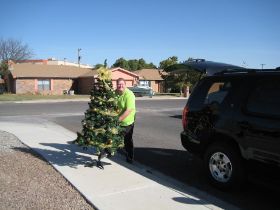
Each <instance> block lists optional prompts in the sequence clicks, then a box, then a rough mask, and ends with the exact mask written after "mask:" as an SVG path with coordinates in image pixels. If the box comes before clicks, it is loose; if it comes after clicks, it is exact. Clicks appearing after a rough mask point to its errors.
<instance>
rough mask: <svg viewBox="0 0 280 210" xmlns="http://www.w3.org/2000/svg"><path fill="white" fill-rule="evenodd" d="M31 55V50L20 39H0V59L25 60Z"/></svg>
mask: <svg viewBox="0 0 280 210" xmlns="http://www.w3.org/2000/svg"><path fill="white" fill-rule="evenodd" d="M32 56H33V52H32V50H31V49H30V48H29V46H28V45H27V44H23V43H22V42H21V41H20V40H16V39H6V40H5V39H0V61H8V60H25V59H30V58H31V57H32Z"/></svg>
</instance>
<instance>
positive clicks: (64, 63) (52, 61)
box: [15, 58, 93, 69]
mask: <svg viewBox="0 0 280 210" xmlns="http://www.w3.org/2000/svg"><path fill="white" fill-rule="evenodd" d="M15 63H32V64H45V65H57V66H75V67H80V68H89V69H92V68H93V66H91V65H88V64H78V63H73V62H68V61H67V60H66V59H64V60H63V61H61V60H56V59H55V58H48V59H37V60H17V61H15Z"/></svg>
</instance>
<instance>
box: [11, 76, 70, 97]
mask: <svg viewBox="0 0 280 210" xmlns="http://www.w3.org/2000/svg"><path fill="white" fill-rule="evenodd" d="M72 84H73V80H71V79H70V80H69V79H51V80H50V86H51V90H44V91H38V79H16V80H15V87H14V90H15V91H14V92H15V93H16V94H28V93H31V94H37V93H40V94H51V95H62V94H63V90H70V89H71V87H72Z"/></svg>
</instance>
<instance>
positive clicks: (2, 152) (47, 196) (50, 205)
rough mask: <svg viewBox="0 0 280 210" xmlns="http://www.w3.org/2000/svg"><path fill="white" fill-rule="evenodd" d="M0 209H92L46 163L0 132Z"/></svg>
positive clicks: (13, 137) (10, 136)
mask: <svg viewBox="0 0 280 210" xmlns="http://www.w3.org/2000/svg"><path fill="white" fill-rule="evenodd" d="M0 159H1V164H0V186H1V187H0V209H3V210H9V209H40V210H41V209H93V207H92V206H91V205H90V204H89V203H87V201H86V200H85V199H84V198H83V197H82V196H81V195H80V193H79V192H78V191H77V190H75V189H74V188H73V187H72V185H71V184H69V183H68V182H67V180H66V179H64V177H63V176H62V175H61V174H60V173H58V172H57V171H56V170H55V169H54V168H53V167H52V166H51V165H50V164H49V163H48V162H46V161H45V160H44V159H42V158H41V157H40V156H39V155H37V154H36V153H35V152H33V151H32V150H31V149H30V148H28V147H26V146H25V145H23V144H22V143H21V142H20V141H19V140H18V139H17V137H15V136H14V135H12V134H10V133H7V132H4V131H0Z"/></svg>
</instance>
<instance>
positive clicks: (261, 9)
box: [0, 0, 280, 68]
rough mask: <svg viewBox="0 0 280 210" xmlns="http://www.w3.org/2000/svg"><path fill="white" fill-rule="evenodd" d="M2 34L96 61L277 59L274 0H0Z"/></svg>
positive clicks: (57, 54) (39, 50)
mask: <svg viewBox="0 0 280 210" xmlns="http://www.w3.org/2000/svg"><path fill="white" fill-rule="evenodd" d="M0 7H1V10H0V38H4V39H6V38H14V39H19V40H21V41H22V42H23V43H26V44H28V45H29V47H30V48H31V49H32V50H33V51H34V54H35V56H34V58H38V59H46V58H50V57H54V58H56V59H59V60H63V59H64V58H67V60H68V61H72V62H77V53H78V50H77V49H78V48H81V49H82V50H81V51H80V55H81V56H82V58H81V63H84V64H91V65H95V64H97V63H103V62H104V60H105V59H107V62H108V64H109V65H112V64H113V63H114V62H115V60H116V59H118V58H120V57H124V58H125V59H140V58H144V59H145V60H146V62H148V63H149V62H153V63H154V64H155V65H158V64H159V62H160V61H162V60H164V59H167V58H168V57H170V56H178V58H179V61H183V60H186V59H187V58H189V57H192V58H204V59H206V60H211V61H219V62H225V63H231V64H235V65H242V66H246V67H251V68H261V64H265V65H264V68H275V67H278V66H280V1H279V0H98V1H97V0H0Z"/></svg>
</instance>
